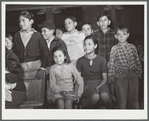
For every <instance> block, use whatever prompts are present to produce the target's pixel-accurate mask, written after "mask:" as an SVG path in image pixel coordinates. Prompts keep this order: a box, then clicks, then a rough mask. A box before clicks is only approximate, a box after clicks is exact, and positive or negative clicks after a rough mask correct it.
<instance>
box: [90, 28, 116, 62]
mask: <svg viewBox="0 0 149 121" xmlns="http://www.w3.org/2000/svg"><path fill="white" fill-rule="evenodd" d="M114 34H115V32H114V31H113V30H112V29H110V28H108V31H107V33H106V34H104V33H103V32H102V31H101V30H100V29H98V30H95V31H94V33H93V36H94V37H95V38H96V39H97V40H98V43H99V50H98V53H99V54H100V55H101V56H103V57H105V58H106V62H108V61H109V59H110V51H111V48H112V47H113V46H114V45H116V44H117V43H118V41H117V40H116V39H115V37H114Z"/></svg>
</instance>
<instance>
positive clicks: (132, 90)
mask: <svg viewBox="0 0 149 121" xmlns="http://www.w3.org/2000/svg"><path fill="white" fill-rule="evenodd" d="M138 89H139V79H138V76H137V75H136V73H135V72H134V71H133V70H129V71H125V72H124V73H122V74H121V75H120V76H119V78H118V79H117V80H116V83H115V90H116V99H117V106H118V108H119V109H126V108H130V109H138V108H139V105H138Z"/></svg>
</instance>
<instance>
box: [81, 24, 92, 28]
mask: <svg viewBox="0 0 149 121" xmlns="http://www.w3.org/2000/svg"><path fill="white" fill-rule="evenodd" d="M82 28H91V26H90V25H89V24H84V25H83V26H82Z"/></svg>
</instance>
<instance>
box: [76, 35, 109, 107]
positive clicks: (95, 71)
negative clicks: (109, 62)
mask: <svg viewBox="0 0 149 121" xmlns="http://www.w3.org/2000/svg"><path fill="white" fill-rule="evenodd" d="M98 47H99V45H98V41H97V40H96V39H95V38H94V37H93V36H92V35H91V36H87V37H86V38H85V40H84V51H85V53H86V55H85V56H83V57H81V58H79V59H78V61H77V69H78V71H79V72H80V73H81V76H82V77H83V79H84V93H83V95H82V98H81V105H82V108H89V109H90V108H93V106H94V105H95V104H96V103H97V102H98V100H99V99H100V98H101V99H102V100H103V102H104V103H105V104H106V108H111V99H110V96H109V88H108V86H107V66H106V60H105V58H104V57H102V56H100V55H98Z"/></svg>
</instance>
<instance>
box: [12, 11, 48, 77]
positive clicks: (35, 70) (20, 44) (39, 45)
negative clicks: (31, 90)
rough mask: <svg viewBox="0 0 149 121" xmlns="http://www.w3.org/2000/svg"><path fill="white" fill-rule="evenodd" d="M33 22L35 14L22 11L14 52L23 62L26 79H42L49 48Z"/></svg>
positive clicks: (15, 37)
mask: <svg viewBox="0 0 149 121" xmlns="http://www.w3.org/2000/svg"><path fill="white" fill-rule="evenodd" d="M33 23H34V16H33V14H31V13H29V12H28V11H22V12H21V13H20V16H19V26H20V28H21V30H20V31H19V32H17V33H16V34H15V36H14V53H15V54H16V55H17V56H18V57H19V59H20V62H21V63H22V66H23V69H24V71H25V73H24V78H25V79H42V78H43V75H44V72H45V67H46V66H47V63H48V48H47V44H46V41H45V40H44V39H43V37H42V36H41V34H40V33H39V32H37V31H36V30H35V29H34V28H32V24H33Z"/></svg>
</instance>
